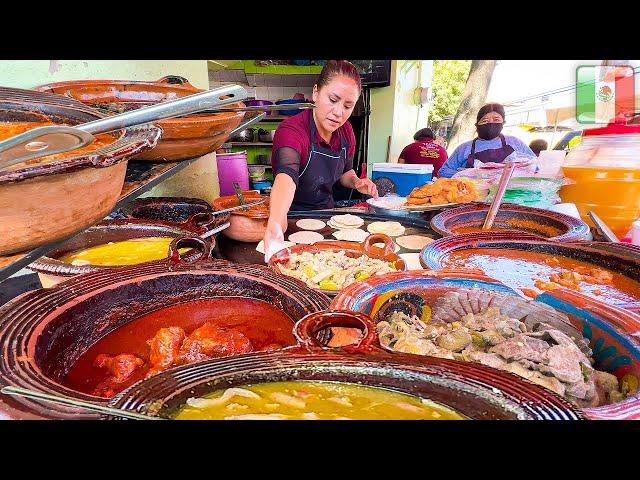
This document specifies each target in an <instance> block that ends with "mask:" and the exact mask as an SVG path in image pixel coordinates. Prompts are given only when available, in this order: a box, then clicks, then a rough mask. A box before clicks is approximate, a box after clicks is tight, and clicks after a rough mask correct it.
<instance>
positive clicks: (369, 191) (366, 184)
mask: <svg viewBox="0 0 640 480" xmlns="http://www.w3.org/2000/svg"><path fill="white" fill-rule="evenodd" d="M353 187H354V188H355V189H356V190H357V191H359V192H360V193H364V194H365V195H371V196H372V197H373V198H378V187H376V184H375V183H373V182H372V181H371V180H369V179H368V178H358V179H357V180H356V181H355V182H354V184H353Z"/></svg>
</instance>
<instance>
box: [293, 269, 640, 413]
mask: <svg viewBox="0 0 640 480" xmlns="http://www.w3.org/2000/svg"><path fill="white" fill-rule="evenodd" d="M474 287H476V288H481V289H484V290H489V291H491V292H496V293H499V294H507V295H514V298H519V297H516V295H517V294H516V292H515V291H513V290H511V289H510V288H508V287H506V286H505V285H502V284H500V283H499V282H497V281H496V280H494V279H492V278H489V277H486V276H483V275H479V274H477V273H474V272H468V271H455V270H442V271H433V272H424V271H411V272H399V273H392V274H389V275H387V276H385V277H380V278H378V277H372V278H370V279H367V280H365V281H362V282H358V283H356V284H353V285H350V286H349V287H347V288H345V289H344V290H343V291H342V292H340V294H339V295H338V296H337V297H336V298H335V299H334V300H333V301H332V303H331V306H330V309H331V310H350V311H354V312H359V313H361V314H364V315H366V316H368V317H369V319H373V321H374V322H376V321H379V320H380V319H382V318H383V316H384V314H385V312H389V311H392V310H401V311H404V312H405V313H407V314H409V315H414V314H415V315H417V316H418V317H420V316H421V312H422V309H423V308H424V306H425V305H428V306H431V305H433V303H434V302H435V301H436V299H438V298H440V297H442V296H443V295H444V294H445V293H447V292H450V291H456V290H460V289H469V288H474ZM535 303H536V304H538V303H539V304H544V305H547V306H549V307H552V308H554V309H555V310H556V311H557V312H560V313H561V314H565V315H566V316H567V317H568V319H569V321H570V323H571V325H572V326H573V327H574V328H575V329H576V330H577V331H578V332H579V333H581V334H582V335H583V336H584V338H585V339H586V340H588V341H589V346H590V348H591V349H592V351H593V358H594V360H595V362H596V363H595V365H594V367H595V368H597V369H599V370H604V371H606V372H609V373H611V374H613V375H615V376H616V377H617V378H618V379H621V378H622V377H623V376H625V375H631V376H633V377H635V379H636V380H637V379H638V378H640V315H637V314H634V313H632V312H629V311H626V310H623V309H620V308H617V307H614V306H611V305H606V304H604V303H602V302H598V301H596V300H593V299H591V298H589V297H587V296H585V295H581V294H579V293H576V292H570V291H564V292H559V291H553V292H546V293H544V294H542V295H539V296H537V297H536V298H535ZM545 309H547V310H548V308H546V307H545ZM543 310H544V309H543ZM358 321H362V319H360V320H357V319H356V320H352V323H357V322H358ZM365 321H366V320H365ZM321 326H322V327H326V326H327V323H326V322H325V323H324V324H321ZM344 326H352V325H347V324H345V325H344ZM319 330H320V327H317V328H315V329H314V331H319ZM369 330H374V328H373V327H372V326H371V325H369ZM314 331H308V332H306V337H307V338H310V337H312V336H313V335H312V334H313V333H314ZM304 335H305V334H304V332H303V336H304ZM372 343H373V342H372ZM420 358H427V357H422V356H420ZM523 381H524V380H523ZM583 411H584V413H585V415H586V416H587V417H588V418H592V419H601V418H605V419H606V418H612V419H613V418H616V419H640V392H638V391H636V392H635V394H634V395H632V396H631V397H628V398H627V399H625V400H624V401H622V402H618V403H615V404H611V405H604V406H600V407H595V408H584V409H583Z"/></svg>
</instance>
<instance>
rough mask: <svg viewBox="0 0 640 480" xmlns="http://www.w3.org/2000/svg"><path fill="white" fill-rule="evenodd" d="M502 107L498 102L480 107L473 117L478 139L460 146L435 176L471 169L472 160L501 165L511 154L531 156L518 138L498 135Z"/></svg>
mask: <svg viewBox="0 0 640 480" xmlns="http://www.w3.org/2000/svg"><path fill="white" fill-rule="evenodd" d="M503 125H504V107H503V106H502V105H500V104H499V103H488V104H486V105H484V106H483V107H482V108H481V109H480V110H479V111H478V115H477V117H476V130H477V132H478V137H477V138H474V139H473V140H470V141H468V142H464V143H461V144H460V145H458V148H456V149H455V150H454V152H453V153H452V154H451V156H450V157H449V159H448V160H447V162H446V163H445V164H444V165H443V166H442V168H440V171H439V172H438V176H439V177H447V178H450V177H452V176H453V175H454V174H455V173H456V172H458V171H459V170H462V169H465V168H472V167H473V164H474V162H475V160H478V161H480V162H482V163H487V162H492V163H502V162H503V161H504V159H505V158H507V157H508V156H509V155H510V154H511V153H513V152H518V153H521V154H522V155H523V156H530V157H532V158H533V157H535V154H534V153H533V151H532V150H531V149H530V148H529V147H528V146H527V145H526V144H525V143H524V142H523V141H522V140H520V139H519V138H517V137H512V136H510V135H502V133H500V132H502V126H503Z"/></svg>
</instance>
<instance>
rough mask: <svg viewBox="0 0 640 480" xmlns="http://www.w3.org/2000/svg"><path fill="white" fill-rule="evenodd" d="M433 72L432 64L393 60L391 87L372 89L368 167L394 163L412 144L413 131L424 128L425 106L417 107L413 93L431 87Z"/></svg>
mask: <svg viewBox="0 0 640 480" xmlns="http://www.w3.org/2000/svg"><path fill="white" fill-rule="evenodd" d="M432 72H433V61H432V60H394V61H392V62H391V85H390V86H388V87H383V88H373V89H371V117H370V119H369V120H370V123H369V125H370V126H369V145H368V149H369V153H368V156H367V157H368V158H367V163H368V164H373V163H378V162H386V161H387V160H389V161H391V162H397V161H398V157H399V156H400V152H402V149H403V148H404V147H405V146H407V145H408V144H410V143H412V142H413V135H414V133H415V132H416V130H419V129H420V128H423V127H425V126H426V125H427V117H428V113H429V112H428V105H424V106H422V107H421V106H420V105H419V104H417V103H416V102H415V99H414V93H415V90H416V88H418V87H420V86H422V87H429V86H430V85H431V76H432ZM389 136H391V144H390V145H389V144H388V142H389ZM388 147H389V156H388V157H387V149H388ZM370 172H371V167H369V173H370Z"/></svg>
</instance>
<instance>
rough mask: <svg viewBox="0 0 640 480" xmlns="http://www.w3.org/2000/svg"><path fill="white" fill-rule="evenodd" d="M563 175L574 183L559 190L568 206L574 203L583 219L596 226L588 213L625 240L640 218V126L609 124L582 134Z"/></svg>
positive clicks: (566, 160)
mask: <svg viewBox="0 0 640 480" xmlns="http://www.w3.org/2000/svg"><path fill="white" fill-rule="evenodd" d="M562 171H563V173H564V175H565V176H566V177H568V178H570V179H571V180H573V181H574V182H575V183H574V184H571V185H565V186H563V187H562V188H561V189H560V197H561V198H562V201H563V202H565V203H575V204H576V206H577V207H578V211H579V212H580V216H581V217H582V219H583V220H584V221H585V222H587V223H588V224H589V225H591V226H593V223H592V222H591V219H590V218H589V217H588V216H587V213H588V212H589V211H593V212H595V213H596V214H597V215H598V216H599V217H600V218H602V219H603V220H604V221H605V222H606V223H607V225H609V227H610V228H611V230H613V232H614V233H615V234H616V235H617V236H618V237H619V238H622V237H624V236H625V235H626V234H627V232H628V231H629V229H630V228H631V224H632V223H633V221H634V220H636V219H637V218H638V217H640V125H623V124H614V123H612V124H609V125H607V126H606V127H603V128H593V129H589V130H585V131H584V132H583V140H582V142H581V143H580V144H579V145H577V146H576V147H574V148H573V149H571V151H570V152H569V154H568V155H567V157H566V159H565V161H564V163H563V165H562Z"/></svg>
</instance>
